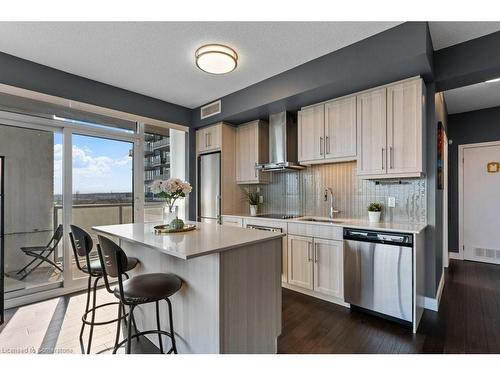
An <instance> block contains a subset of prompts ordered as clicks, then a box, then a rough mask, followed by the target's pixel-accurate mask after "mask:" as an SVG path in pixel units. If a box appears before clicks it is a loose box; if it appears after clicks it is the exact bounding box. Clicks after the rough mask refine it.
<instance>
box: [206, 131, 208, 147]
mask: <svg viewBox="0 0 500 375" xmlns="http://www.w3.org/2000/svg"><path fill="white" fill-rule="evenodd" d="M205 147H208V133H205Z"/></svg>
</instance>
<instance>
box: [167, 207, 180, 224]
mask: <svg viewBox="0 0 500 375" xmlns="http://www.w3.org/2000/svg"><path fill="white" fill-rule="evenodd" d="M178 213H179V206H169V205H166V206H165V207H163V223H165V224H170V223H171V222H172V220H174V219H177V215H178Z"/></svg>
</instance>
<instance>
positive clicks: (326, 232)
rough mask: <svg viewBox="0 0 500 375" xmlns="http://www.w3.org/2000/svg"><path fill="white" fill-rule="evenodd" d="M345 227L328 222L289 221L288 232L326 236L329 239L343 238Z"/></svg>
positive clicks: (309, 235)
mask: <svg viewBox="0 0 500 375" xmlns="http://www.w3.org/2000/svg"><path fill="white" fill-rule="evenodd" d="M342 230H343V228H342V227H341V226H337V225H332V224H326V225H320V224H302V223H290V222H289V223H288V234H293V235H297V236H307V237H316V238H324V239H327V240H342V239H343V232H342Z"/></svg>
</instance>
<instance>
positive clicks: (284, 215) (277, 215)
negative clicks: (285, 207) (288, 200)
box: [257, 214, 300, 220]
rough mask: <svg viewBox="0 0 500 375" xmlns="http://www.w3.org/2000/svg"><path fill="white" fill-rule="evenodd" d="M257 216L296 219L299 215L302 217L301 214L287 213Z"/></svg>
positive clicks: (260, 215)
mask: <svg viewBox="0 0 500 375" xmlns="http://www.w3.org/2000/svg"><path fill="white" fill-rule="evenodd" d="M257 217H262V218H266V219H282V220H286V219H295V218H297V217H300V216H299V215H287V214H259V215H257Z"/></svg>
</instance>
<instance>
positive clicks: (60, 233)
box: [47, 224, 63, 249]
mask: <svg viewBox="0 0 500 375" xmlns="http://www.w3.org/2000/svg"><path fill="white" fill-rule="evenodd" d="M62 236H63V226H62V224H59V225H58V226H57V228H56V230H55V232H54V234H53V235H52V238H51V239H50V241H49V243H48V244H47V248H51V249H55V248H56V247H57V245H58V244H59V241H61V238H62Z"/></svg>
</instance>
